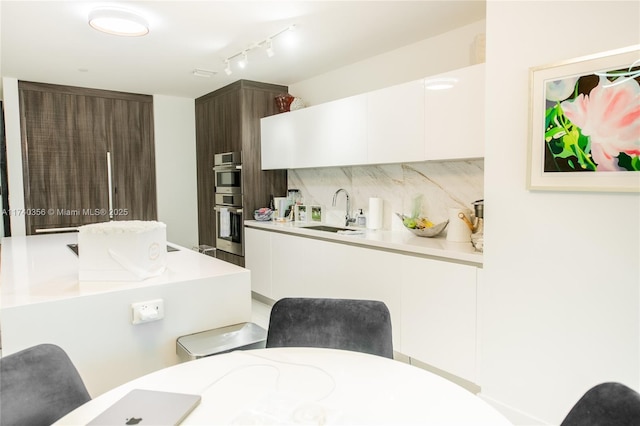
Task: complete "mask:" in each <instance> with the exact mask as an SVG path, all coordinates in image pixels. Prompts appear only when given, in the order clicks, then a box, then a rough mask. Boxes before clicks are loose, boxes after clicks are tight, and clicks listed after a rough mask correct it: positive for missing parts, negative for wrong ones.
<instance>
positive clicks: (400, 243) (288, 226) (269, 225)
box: [245, 220, 482, 267]
mask: <svg viewBox="0 0 640 426" xmlns="http://www.w3.org/2000/svg"><path fill="white" fill-rule="evenodd" d="M314 225H327V224H320V223H301V222H274V221H257V220H247V221H245V226H247V227H250V228H255V229H262V230H265V231H271V232H280V233H286V234H291V235H297V236H301V237H306V238H315V239H322V240H325V241H334V242H337V243H342V244H351V245H358V246H362V247H367V248H373V249H380V250H392V251H397V252H400V253H406V254H412V255H421V256H426V257H433V258H437V259H439V260H445V261H457V262H465V263H470V264H473V265H475V266H479V267H482V253H481V252H479V251H476V249H475V248H474V247H473V245H471V243H470V242H469V243H454V242H451V241H447V240H446V239H445V238H444V237H435V238H426V237H417V236H415V235H413V234H412V233H411V232H409V231H407V230H399V231H387V230H369V229H363V228H352V229H357V230H360V231H364V232H363V233H362V234H354V235H342V234H337V233H335V232H327V231H319V230H314V229H305V227H308V226H314ZM329 226H335V225H333V224H329Z"/></svg>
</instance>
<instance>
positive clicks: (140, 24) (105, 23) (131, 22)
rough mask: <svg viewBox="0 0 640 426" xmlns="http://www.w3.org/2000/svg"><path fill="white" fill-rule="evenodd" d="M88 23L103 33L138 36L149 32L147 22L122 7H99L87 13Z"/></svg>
mask: <svg viewBox="0 0 640 426" xmlns="http://www.w3.org/2000/svg"><path fill="white" fill-rule="evenodd" d="M89 25H91V27H92V28H93V29H96V30H98V31H102V32H103V33H107V34H113V35H118V36H126V37H139V36H143V35H146V34H148V33H149V24H147V21H145V20H144V18H142V17H141V16H139V15H136V14H135V13H133V12H130V11H127V10H123V9H113V8H99V9H94V10H92V11H91V12H90V13H89Z"/></svg>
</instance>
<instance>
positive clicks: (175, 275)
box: [0, 233, 251, 396]
mask: <svg viewBox="0 0 640 426" xmlns="http://www.w3.org/2000/svg"><path fill="white" fill-rule="evenodd" d="M75 243H77V234H76V233H64V234H53V235H33V236H27V237H9V238H3V240H2V259H1V263H0V267H1V274H0V298H1V299H0V330H1V339H2V353H3V355H8V354H11V353H14V352H16V351H19V350H21V349H24V348H26V347H29V346H32V345H35V344H39V343H54V344H57V345H59V346H61V347H62V348H63V349H64V350H65V351H66V352H67V353H68V354H69V357H70V358H71V360H72V361H73V362H74V364H75V365H76V367H77V368H78V370H79V372H80V375H81V376H82V378H83V379H84V381H85V384H86V385H87V388H88V390H89V392H90V394H91V395H92V396H97V395H99V394H101V393H103V392H105V391H107V390H109V389H111V388H113V387H115V386H118V385H120V384H122V383H125V382H127V381H129V380H132V379H134V378H136V377H139V376H141V375H144V374H147V373H150V372H152V371H155V370H158V369H161V368H165V367H168V366H170V365H173V364H176V363H178V362H179V359H178V356H177V355H176V339H177V338H178V337H180V336H183V335H186V334H191V333H195V332H199V331H203V330H208V329H213V328H218V327H223V326H228V325H232V324H237V323H241V322H248V321H250V320H251V278H250V272H249V271H248V270H246V269H244V268H241V267H238V266H235V265H232V264H230V263H227V262H223V261H220V260H218V259H215V258H213V257H210V256H205V255H203V254H200V253H197V252H195V251H192V250H189V249H186V248H184V247H180V246H177V245H174V244H171V243H169V244H168V248H169V247H171V251H168V253H167V261H166V266H167V268H166V271H165V272H164V273H163V274H162V275H160V276H157V277H154V278H149V279H146V280H143V281H136V282H133V281H128V282H80V281H79V280H78V257H77V255H76V254H75V253H74V251H72V250H71V249H70V248H69V247H68V245H69V244H75ZM156 299H162V301H163V304H164V318H163V319H160V320H157V321H153V322H146V323H140V324H132V307H131V305H132V304H133V303H137V302H146V301H150V300H156Z"/></svg>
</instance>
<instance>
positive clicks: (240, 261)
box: [216, 250, 244, 267]
mask: <svg viewBox="0 0 640 426" xmlns="http://www.w3.org/2000/svg"><path fill="white" fill-rule="evenodd" d="M216 259H220V260H224V261H225V262H229V263H233V264H234V265H238V266H242V267H244V256H238V255H237V254H232V253H227V252H226V251H222V250H216Z"/></svg>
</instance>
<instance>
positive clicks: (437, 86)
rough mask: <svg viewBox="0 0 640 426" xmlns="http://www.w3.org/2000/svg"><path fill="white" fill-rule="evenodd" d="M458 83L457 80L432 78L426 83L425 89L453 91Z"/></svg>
mask: <svg viewBox="0 0 640 426" xmlns="http://www.w3.org/2000/svg"><path fill="white" fill-rule="evenodd" d="M457 82H458V79H457V78H453V77H450V78H431V79H428V80H426V81H425V82H424V88H425V89H427V90H445V89H451V88H452V87H453V86H455V85H456V83H457Z"/></svg>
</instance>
